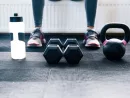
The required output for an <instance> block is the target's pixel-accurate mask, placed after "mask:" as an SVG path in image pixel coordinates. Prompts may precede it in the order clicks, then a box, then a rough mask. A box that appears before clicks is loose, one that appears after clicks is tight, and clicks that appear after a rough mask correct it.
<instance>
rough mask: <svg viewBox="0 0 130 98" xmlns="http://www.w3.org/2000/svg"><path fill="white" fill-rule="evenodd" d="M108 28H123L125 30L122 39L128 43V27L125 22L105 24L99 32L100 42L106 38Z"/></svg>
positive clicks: (129, 37) (129, 34) (129, 36)
mask: <svg viewBox="0 0 130 98" xmlns="http://www.w3.org/2000/svg"><path fill="white" fill-rule="evenodd" d="M110 28H119V29H123V30H124V32H125V36H124V40H125V41H126V42H127V43H128V42H129V40H130V29H129V27H128V26H127V25H125V24H119V23H111V24H107V25H105V26H104V27H103V28H102V30H101V33H100V39H101V42H102V43H103V42H104V41H105V40H106V32H107V30H108V29H110Z"/></svg>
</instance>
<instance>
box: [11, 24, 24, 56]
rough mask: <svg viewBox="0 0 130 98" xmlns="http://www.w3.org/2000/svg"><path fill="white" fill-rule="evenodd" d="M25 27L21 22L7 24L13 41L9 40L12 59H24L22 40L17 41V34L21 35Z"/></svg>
mask: <svg viewBox="0 0 130 98" xmlns="http://www.w3.org/2000/svg"><path fill="white" fill-rule="evenodd" d="M24 30H25V26H24V23H23V22H9V32H10V33H12V36H13V39H12V40H11V42H10V44H11V57H12V59H24V58H26V46H25V42H24V41H23V40H19V36H18V35H19V34H18V33H23V34H24V32H25V31H24Z"/></svg>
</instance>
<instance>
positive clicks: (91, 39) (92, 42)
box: [83, 30, 100, 48]
mask: <svg viewBox="0 0 130 98" xmlns="http://www.w3.org/2000/svg"><path fill="white" fill-rule="evenodd" d="M97 36H98V34H97V33H96V32H95V31H93V30H88V32H87V33H86V34H85V38H84V41H83V43H84V45H85V47H95V48H99V47H100V43H99V41H98V37H97Z"/></svg>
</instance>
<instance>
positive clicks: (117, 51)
mask: <svg viewBox="0 0 130 98" xmlns="http://www.w3.org/2000/svg"><path fill="white" fill-rule="evenodd" d="M110 28H119V29H123V30H124V32H125V36H124V39H123V40H120V39H117V38H112V39H109V40H108V39H106V32H107V30H108V29H110ZM100 38H101V42H102V43H103V53H104V55H105V56H106V58H107V59H109V60H119V59H121V58H122V57H123V56H124V54H125V51H126V48H125V46H126V44H127V43H128V42H129V40H130V29H129V27H128V26H126V25H125V24H118V23H112V24H107V25H105V26H104V27H103V29H102V30H101V35H100Z"/></svg>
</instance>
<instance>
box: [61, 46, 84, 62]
mask: <svg viewBox="0 0 130 98" xmlns="http://www.w3.org/2000/svg"><path fill="white" fill-rule="evenodd" d="M64 57H65V59H66V61H67V62H68V63H69V64H78V63H79V61H80V60H81V58H82V57H83V53H82V51H81V49H80V47H79V46H78V45H68V46H67V48H66V49H65V51H64Z"/></svg>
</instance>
